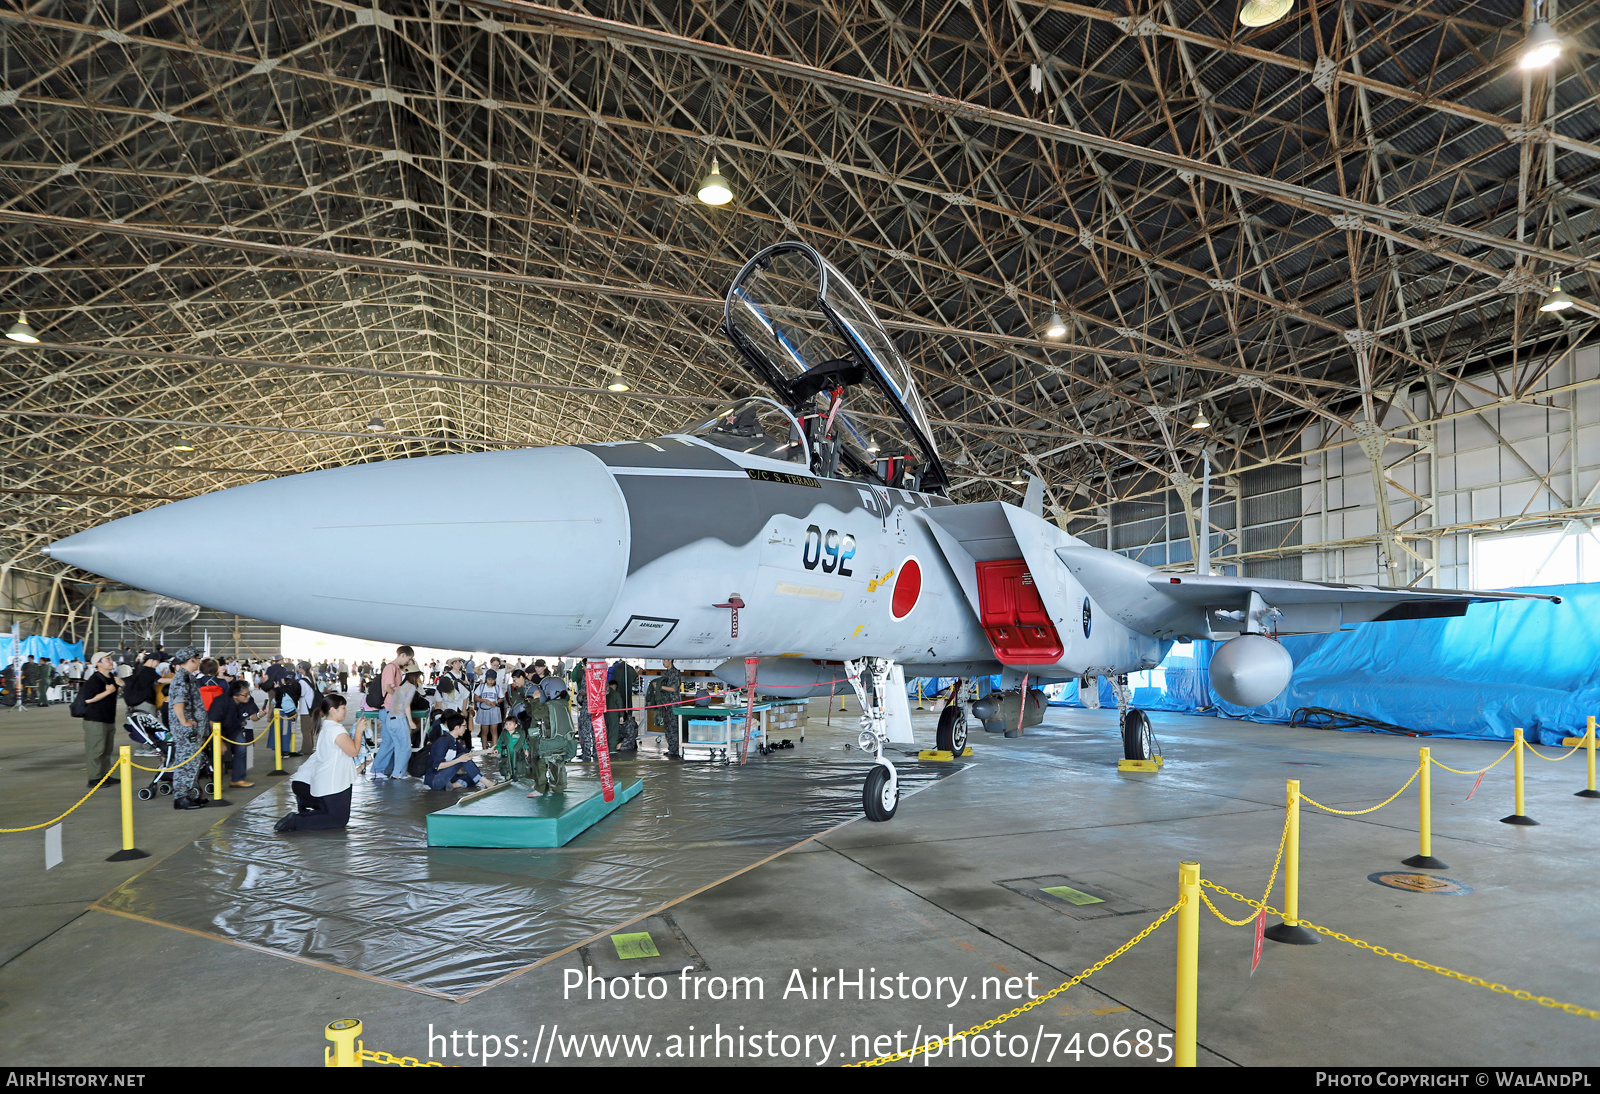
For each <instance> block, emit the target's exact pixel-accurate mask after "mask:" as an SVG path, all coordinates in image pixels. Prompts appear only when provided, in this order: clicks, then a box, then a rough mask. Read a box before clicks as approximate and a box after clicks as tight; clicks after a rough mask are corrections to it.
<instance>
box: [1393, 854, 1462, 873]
mask: <svg viewBox="0 0 1600 1094" xmlns="http://www.w3.org/2000/svg"><path fill="white" fill-rule="evenodd" d="M1400 865H1401V866H1417V867H1420V868H1421V869H1424V870H1448V869H1450V867H1449V865H1447V864H1446V863H1443V862H1440V861H1439V860H1438V859H1436V858H1434V857H1433V856H1432V855H1412V856H1411V857H1410V858H1403V859H1401V860H1400Z"/></svg>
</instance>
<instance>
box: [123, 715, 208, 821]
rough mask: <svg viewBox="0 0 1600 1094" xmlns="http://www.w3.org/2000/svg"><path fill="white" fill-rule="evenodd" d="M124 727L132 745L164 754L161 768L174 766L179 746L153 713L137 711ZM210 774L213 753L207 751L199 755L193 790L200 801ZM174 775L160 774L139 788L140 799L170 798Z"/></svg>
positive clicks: (144, 800) (164, 772) (160, 763)
mask: <svg viewBox="0 0 1600 1094" xmlns="http://www.w3.org/2000/svg"><path fill="white" fill-rule="evenodd" d="M122 728H123V729H125V730H127V731H128V736H129V737H131V738H133V743H134V744H136V745H142V746H144V747H146V748H153V749H155V750H156V751H157V752H159V753H160V754H161V759H160V761H159V762H158V764H157V766H158V767H171V766H172V764H173V761H174V760H175V759H177V756H178V746H177V744H176V743H175V742H174V741H173V740H172V733H171V731H170V730H168V729H167V727H166V726H165V725H163V724H162V722H161V719H160V718H157V717H156V716H155V715H154V714H146V713H145V712H144V711H142V710H135V711H133V712H132V713H130V714H129V715H128V720H127V721H125V722H123V723H122ZM210 774H211V754H210V753H208V752H205V751H203V750H202V751H201V752H200V753H199V768H198V770H197V771H196V773H195V779H194V790H195V793H196V794H197V795H199V796H200V798H201V799H204V798H205V797H207V795H206V792H205V788H206V785H207V783H208V777H209V776H210ZM171 793H172V772H170V771H162V772H158V773H157V774H156V776H155V777H154V778H152V779H151V780H150V785H149V786H141V787H140V788H139V800H140V801H142V802H147V801H149V800H150V799H151V798H153V797H155V796H156V795H157V794H161V795H171Z"/></svg>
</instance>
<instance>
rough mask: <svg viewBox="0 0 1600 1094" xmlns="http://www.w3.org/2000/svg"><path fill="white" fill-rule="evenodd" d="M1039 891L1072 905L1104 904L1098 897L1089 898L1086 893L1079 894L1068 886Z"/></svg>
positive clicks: (1054, 886) (1053, 886) (1056, 886)
mask: <svg viewBox="0 0 1600 1094" xmlns="http://www.w3.org/2000/svg"><path fill="white" fill-rule="evenodd" d="M1039 891H1040V892H1042V893H1049V894H1050V895H1051V896H1054V897H1060V898H1061V899H1062V900H1065V901H1068V902H1069V903H1072V904H1104V903H1105V901H1104V900H1102V899H1100V898H1099V897H1097V896H1090V895H1089V894H1088V893H1080V892H1079V891H1078V890H1076V889H1074V888H1072V887H1071V886H1070V885H1052V886H1050V887H1049V888H1048V889H1041V890H1039Z"/></svg>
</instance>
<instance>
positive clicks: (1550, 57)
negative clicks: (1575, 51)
mask: <svg viewBox="0 0 1600 1094" xmlns="http://www.w3.org/2000/svg"><path fill="white" fill-rule="evenodd" d="M1559 56H1561V38H1560V37H1559V36H1558V35H1557V34H1556V32H1555V29H1554V28H1552V27H1551V26H1550V20H1548V19H1545V18H1542V17H1541V18H1538V19H1535V20H1534V21H1533V25H1532V26H1530V27H1529V28H1528V36H1527V37H1526V38H1524V39H1523V40H1522V57H1521V59H1520V60H1519V61H1518V62H1517V66H1518V67H1519V68H1521V69H1523V70H1525V71H1527V70H1532V69H1538V68H1549V67H1550V66H1551V65H1553V64H1555V61H1556V58H1557V57H1559Z"/></svg>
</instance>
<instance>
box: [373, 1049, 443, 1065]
mask: <svg viewBox="0 0 1600 1094" xmlns="http://www.w3.org/2000/svg"><path fill="white" fill-rule="evenodd" d="M356 1058H357V1059H359V1060H365V1061H370V1062H372V1063H374V1064H390V1065H392V1066H394V1067H443V1066H444V1065H443V1064H441V1063H440V1062H439V1061H438V1060H419V1059H417V1058H416V1057H415V1056H393V1055H390V1054H389V1053H387V1052H385V1051H383V1050H382V1049H381V1048H358V1049H356Z"/></svg>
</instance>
